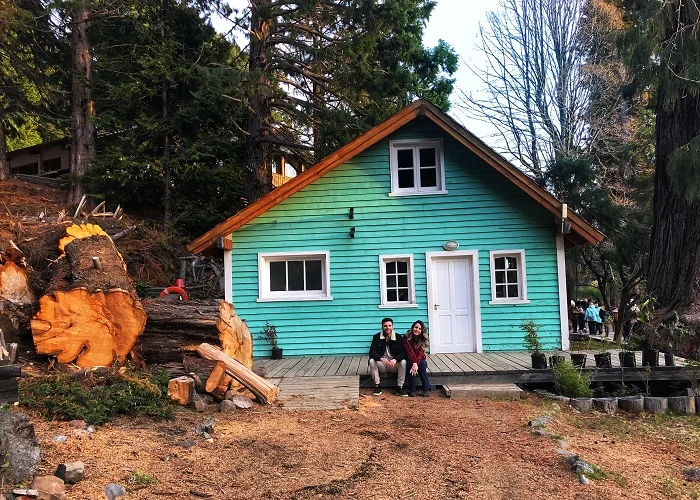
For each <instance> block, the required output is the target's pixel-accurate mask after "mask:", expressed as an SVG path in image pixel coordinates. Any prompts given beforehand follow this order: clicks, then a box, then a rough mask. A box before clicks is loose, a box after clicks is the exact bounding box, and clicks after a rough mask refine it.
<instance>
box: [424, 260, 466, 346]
mask: <svg viewBox="0 0 700 500" xmlns="http://www.w3.org/2000/svg"><path fill="white" fill-rule="evenodd" d="M428 262H429V263H430V264H429V265H430V266H431V267H432V269H431V270H430V276H431V283H430V285H431V286H430V295H431V297H430V299H431V300H429V302H428V306H429V307H430V308H431V311H430V351H431V352H434V353H447V352H477V342H476V328H475V323H474V307H473V304H474V290H473V288H474V285H473V276H472V272H473V268H472V257H471V256H455V257H436V258H432V259H428Z"/></svg>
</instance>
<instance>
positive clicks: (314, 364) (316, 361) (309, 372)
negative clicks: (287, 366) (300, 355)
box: [295, 356, 323, 377]
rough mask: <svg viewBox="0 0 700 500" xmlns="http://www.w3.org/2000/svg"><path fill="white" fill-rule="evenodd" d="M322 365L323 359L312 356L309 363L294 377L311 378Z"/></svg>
mask: <svg viewBox="0 0 700 500" xmlns="http://www.w3.org/2000/svg"><path fill="white" fill-rule="evenodd" d="M322 363H323V358H322V357H318V356H314V357H312V358H311V361H310V362H309V363H306V365H304V367H303V368H301V369H300V370H299V371H298V372H297V374H296V375H295V376H296V377H311V376H313V373H315V372H316V370H317V369H318V367H319V366H321V364H322Z"/></svg>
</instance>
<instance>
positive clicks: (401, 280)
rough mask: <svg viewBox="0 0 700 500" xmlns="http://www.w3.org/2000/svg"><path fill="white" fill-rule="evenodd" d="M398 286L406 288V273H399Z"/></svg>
mask: <svg viewBox="0 0 700 500" xmlns="http://www.w3.org/2000/svg"><path fill="white" fill-rule="evenodd" d="M399 286H402V287H404V288H408V274H399Z"/></svg>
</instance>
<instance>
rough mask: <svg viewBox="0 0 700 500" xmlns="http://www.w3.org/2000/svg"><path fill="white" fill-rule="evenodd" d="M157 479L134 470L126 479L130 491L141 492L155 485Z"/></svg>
mask: <svg viewBox="0 0 700 500" xmlns="http://www.w3.org/2000/svg"><path fill="white" fill-rule="evenodd" d="M155 481H156V478H155V477H153V475H152V474H148V473H146V472H140V471H137V470H133V471H131V472H129V475H128V476H127V477H126V485H127V487H128V489H129V491H135V490H140V489H142V488H145V487H147V486H150V485H151V484H153V483H155Z"/></svg>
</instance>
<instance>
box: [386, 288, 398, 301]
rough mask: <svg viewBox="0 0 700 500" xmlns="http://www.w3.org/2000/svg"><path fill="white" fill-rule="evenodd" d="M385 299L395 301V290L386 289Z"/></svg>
mask: <svg viewBox="0 0 700 500" xmlns="http://www.w3.org/2000/svg"><path fill="white" fill-rule="evenodd" d="M386 300H387V302H396V290H395V289H394V290H387V291H386Z"/></svg>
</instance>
